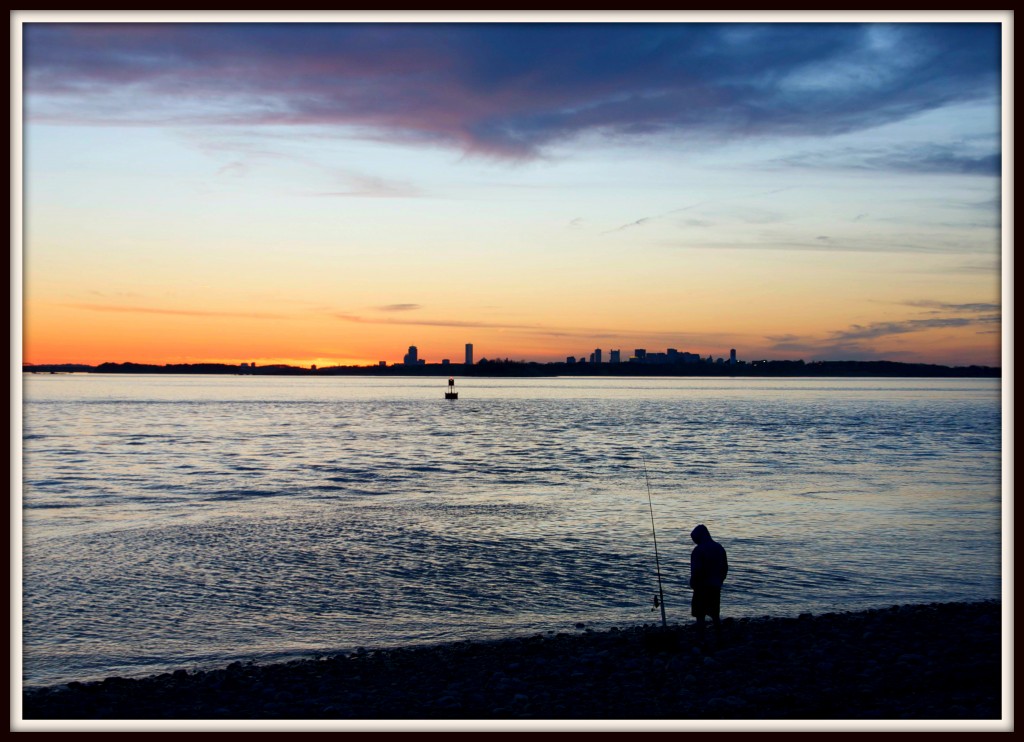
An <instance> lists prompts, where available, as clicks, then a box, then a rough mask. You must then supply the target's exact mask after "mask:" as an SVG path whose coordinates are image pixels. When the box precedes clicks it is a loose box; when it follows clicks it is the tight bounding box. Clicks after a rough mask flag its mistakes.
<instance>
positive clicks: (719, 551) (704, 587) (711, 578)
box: [690, 523, 729, 636]
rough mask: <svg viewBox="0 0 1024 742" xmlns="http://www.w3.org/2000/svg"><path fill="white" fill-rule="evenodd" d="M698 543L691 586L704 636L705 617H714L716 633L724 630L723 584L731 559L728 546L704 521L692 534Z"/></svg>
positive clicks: (693, 553)
mask: <svg viewBox="0 0 1024 742" xmlns="http://www.w3.org/2000/svg"><path fill="white" fill-rule="evenodd" d="M690 538H691V539H693V542H694V543H695V544H697V545H696V546H695V547H694V549H693V551H692V552H691V553H690V587H691V588H693V603H692V604H691V606H692V613H693V616H694V618H696V619H697V628H698V629H699V630H700V633H701V636H703V635H704V617H705V616H711V621H712V622H713V623H714V625H715V633H716V634H717V633H718V632H719V631H720V630H721V623H720V619H721V616H720V615H719V614H720V611H721V608H720V605H721V599H722V583H723V582H725V576H726V574H728V572H729V560H728V559H727V558H726V556H725V549H724V548H723V547H722V545H721V544H720V543H718V542H717V541H715V540H714V539H712V538H711V533H710V532H709V531H708V527H707V526H705V525H704V524H703V523H701V524H700V525H699V526H697V527H696V528H694V529H693V532H692V533H690Z"/></svg>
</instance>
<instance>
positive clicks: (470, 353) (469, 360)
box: [466, 343, 473, 366]
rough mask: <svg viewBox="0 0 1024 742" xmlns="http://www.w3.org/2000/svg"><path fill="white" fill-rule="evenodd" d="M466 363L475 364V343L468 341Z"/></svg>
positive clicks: (468, 364)
mask: <svg viewBox="0 0 1024 742" xmlns="http://www.w3.org/2000/svg"><path fill="white" fill-rule="evenodd" d="M466 365H467V366H472V365H473V343H466Z"/></svg>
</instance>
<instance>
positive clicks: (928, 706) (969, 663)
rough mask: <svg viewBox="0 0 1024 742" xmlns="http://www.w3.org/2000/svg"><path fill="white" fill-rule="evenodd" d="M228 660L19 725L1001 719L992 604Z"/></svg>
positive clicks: (74, 702)
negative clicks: (267, 661)
mask: <svg viewBox="0 0 1024 742" xmlns="http://www.w3.org/2000/svg"><path fill="white" fill-rule="evenodd" d="M580 626H582V627H583V628H577V629H576V630H574V631H573V632H572V633H557V634H552V633H549V634H545V635H535V636H530V637H521V638H514V639H506V640H501V641H492V642H469V641H466V642H456V643H452V644H444V645H438V646H432V647H406V648H402V647H400V648H390V649H379V650H373V651H365V650H360V651H357V652H353V653H350V654H341V655H336V656H330V657H321V658H311V659H303V660H295V661H292V662H287V663H283V664H274V665H257V664H252V663H248V664H244V663H238V662H236V663H234V664H231V665H229V666H228V667H225V668H223V669H219V670H213V671H189V670H186V669H181V670H177V671H175V672H173V673H165V674H162V675H156V676H152V677H148V678H141V679H125V678H117V677H111V678H107V679H106V680H103V681H98V682H90V683H74V682H73V683H68V684H66V685H60V686H54V687H50V688H34V689H25V690H24V691H23V709H22V710H23V718H24V719H26V720H32V719H45V720H56V719H101V720H102V719H106V720H116V719H174V720H208V719H235V720H238V719H348V720H372V719H389V720H406V719H424V720H429V719H440V720H452V719H477V720H501V719H536V720H542V719H546V720H552V719H557V720H562V719H565V720H592V719H651V720H669V719H671V720H680V719H683V720H714V719H725V720H741V719H769V720H774V719H781V720H795V719H857V720H871V719H874V720H892V719H910V720H936V719H963V720H980V719H992V720H997V719H1000V718H1001V716H1002V714H1003V709H1001V702H1002V697H1003V693H1002V664H1001V663H1002V661H1003V658H1002V652H1001V644H1000V640H1001V633H1002V630H1001V604H1000V603H999V602H998V601H986V602H978V603H933V604H928V605H904V606H892V607H891V608H886V609H879V610H868V611H861V612H851V613H829V614H824V615H817V616H815V615H811V614H806V613H805V614H802V615H800V616H799V617H798V618H770V617H767V616H766V617H764V618H749V619H748V618H742V619H726V620H724V621H723V627H722V634H721V636H720V637H717V638H716V637H715V633H714V632H713V631H712V630H711V629H710V628H709V629H708V631H707V636H706V637H705V638H704V640H703V641H702V640H701V638H700V637H699V636H698V633H697V630H696V628H695V626H693V625H692V624H687V625H670V626H669V627H668V629H662V628H661V626H660V625H656V624H655V625H650V624H647V625H640V626H633V627H625V628H615V629H611V630H608V631H600V632H597V631H591V630H590V629H588V628H586V625H585V623H584V624H580Z"/></svg>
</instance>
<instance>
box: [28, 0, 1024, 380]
mask: <svg viewBox="0 0 1024 742" xmlns="http://www.w3.org/2000/svg"><path fill="white" fill-rule="evenodd" d="M216 17H217V18H219V19H222V18H227V19H228V20H227V21H226V22H215V23H214V22H195V21H198V20H202V19H203V14H201V13H197V14H193V15H192V16H188V15H183V16H181V18H182V20H179V19H178V17H177V16H176V17H175V20H174V21H173V22H167V21H159V22H131V21H133V20H138V19H140V18H141V19H146V18H152V16H145V15H138V14H136V15H129V16H126V17H125V16H122V17H121V20H120V22H107V18H108V17H107V16H105V15H103V14H102V13H96V14H94V16H92V17H90V16H89V15H88V14H85V15H84V16H83V15H82V14H79V15H77V16H75V17H74V19H75V20H74V22H69V21H67V20H65V19H62V18H61V17H60V16H59V15H57V14H49V15H48V14H46V13H38V14H36V15H35V16H33V15H32V14H30V13H27V12H23V13H22V15H21V21H22V25H21V26H20V31H21V33H20V44H21V52H22V57H21V60H22V68H21V80H20V82H21V93H22V94H21V101H20V103H21V105H22V106H23V111H22V121H23V125H22V129H21V136H22V147H21V153H22V163H21V164H22V167H23V173H22V182H23V193H22V198H23V212H22V213H23V216H22V219H23V222H22V242H21V245H22V258H23V264H22V270H23V275H22V293H23V295H22V299H23V317H22V333H23V337H22V354H23V360H24V361H25V362H29V363H37V364H38V363H87V364H98V363H103V362H126V361H133V362H138V363H158V364H163V363H198V362H224V363H240V362H257V363H259V364H260V365H265V364H268V363H289V364H293V365H310V364H317V365H319V366H331V365H339V364H344V365H353V364H356V365H362V364H376V363H378V362H379V361H387V362H388V363H394V362H399V361H401V359H402V356H403V355H404V354H405V353H406V351H407V350H408V347H409V346H411V345H415V346H417V348H418V350H419V356H420V357H421V358H425V359H426V360H427V362H430V363H436V362H440V361H441V360H442V359H450V360H451V361H452V362H455V363H459V362H461V361H462V359H463V354H464V346H465V344H466V343H472V344H473V345H474V355H475V359H476V360H479V359H481V358H511V359H513V360H531V361H542V362H544V361H559V360H565V358H566V357H567V356H570V355H571V356H577V357H586V356H588V355H589V354H590V353H591V352H592V351H593V350H594V349H595V348H601V349H603V351H604V358H606V359H607V358H608V352H609V351H610V350H612V349H619V350H621V353H622V357H623V359H625V358H628V357H629V356H631V355H633V352H634V349H636V348H645V349H647V350H648V351H649V352H657V351H664V350H665V349H667V348H676V349H678V350H679V351H687V352H691V353H699V354H700V355H701V356H704V357H707V356H709V355H710V356H714V357H723V356H724V357H728V355H729V351H730V349H732V348H735V349H736V353H737V357H738V358H739V359H740V360H747V361H752V360H760V359H802V360H805V361H816V360H891V361H903V362H914V363H939V364H944V365H969V364H979V365H991V366H999V365H1001V349H1002V334H1001V333H1002V330H1003V326H1002V319H1001V312H1002V306H1003V297H1002V292H1003V285H1004V284H1003V282H1002V277H1001V275H1002V274H1001V268H1002V265H1001V263H1002V255H1003V235H1002V232H1001V225H1002V219H1001V214H1002V194H1003V192H1004V188H1003V179H1002V178H1001V170H1002V168H1003V162H1002V147H1003V140H1004V137H1003V131H1002V126H1003V125H1004V121H1005V120H1008V119H1004V112H1003V102H1004V101H1003V97H1004V94H1005V90H1006V89H1007V88H1006V87H1005V84H1004V83H1005V81H1004V79H1003V75H1004V71H1003V61H1002V55H1003V51H1004V48H1003V47H1004V45H1005V41H1004V40H1003V38H1002V37H1003V34H1004V32H1005V29H1004V27H1003V25H1001V24H1000V23H999V21H1000V20H1004V19H1002V18H1001V17H1000V16H998V15H996V14H989V15H987V16H986V15H984V14H975V15H974V16H971V18H972V19H973V20H971V21H970V22H960V21H958V20H956V19H957V18H958V17H956V16H954V21H948V20H947V21H946V22H909V23H908V22H903V21H891V20H888V18H887V17H886V16H885V15H884V14H875V16H867V17H865V19H863V20H862V22H838V23H837V22H802V23H794V22H789V21H790V20H791V18H792V16H787V15H786V14H778V18H773V17H772V16H770V15H769V16H766V17H765V16H762V17H761V20H765V19H766V20H765V22H756V23H738V22H715V17H714V16H711V20H708V16H690V15H688V14H686V13H678V14H674V15H670V14H663V15H661V16H657V17H658V18H660V19H661V20H658V21H657V22H637V21H636V20H635V19H629V20H623V18H628V16H624V17H621V18H620V17H617V16H612V18H613V19H615V20H612V21H610V22H605V21H607V20H608V17H606V16H601V15H596V16H586V15H582V14H580V16H578V19H577V17H575V16H573V15H572V14H562V15H560V16H559V18H561V19H566V18H567V19H568V20H565V22H557V23H551V22H542V20H546V19H545V18H544V16H539V17H538V18H537V19H536V20H532V21H530V22H479V19H480V18H483V17H486V16H480V15H470V16H469V17H468V19H463V20H461V21H453V20H449V17H448V16H445V15H443V14H442V15H439V16H437V17H435V18H432V19H431V20H432V21H433V22H416V21H410V20H403V21H400V22H378V21H379V20H380V18H381V17H393V16H370V17H369V20H367V17H366V16H358V15H351V16H348V15H346V14H344V13H341V14H336V15H334V16H330V18H331V19H332V22H325V21H317V22H287V23H286V22H282V19H281V17H279V16H269V18H270V20H269V21H268V22H264V19H266V18H267V17H268V16H255V18H257V19H259V20H258V21H256V22H253V21H251V19H250V17H249V16H245V15H243V14H238V16H237V18H235V17H232V16H231V15H228V16H223V15H218V16H216ZM648 17H650V16H644V18H648ZM731 17H735V15H734V16H731ZM821 17H822V16H821V15H819V16H817V18H821ZM899 17H900V18H902V19H904V20H905V18H906V14H904V15H902V16H899ZM922 17H928V16H925V15H924V14H922ZM83 18H85V19H87V20H88V21H89V22H82V19H83ZM304 18H308V16H301V15H298V16H296V17H293V18H291V20H292V21H295V20H297V19H304ZM420 18H422V16H418V17H417V20H418V19H420ZM208 19H209V17H207V20H208ZM594 19H597V21H600V22H593V21H594ZM666 19H667V20H666ZM783 19H785V22H783ZM334 20H337V21H340V22H333V21H334ZM858 20H861V19H858ZM1011 104H1012V102H1011Z"/></svg>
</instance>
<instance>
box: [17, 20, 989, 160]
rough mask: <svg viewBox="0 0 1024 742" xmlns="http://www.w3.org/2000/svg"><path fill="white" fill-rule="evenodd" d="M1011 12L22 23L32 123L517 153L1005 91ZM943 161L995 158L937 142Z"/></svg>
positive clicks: (773, 125)
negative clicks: (172, 128)
mask: <svg viewBox="0 0 1024 742" xmlns="http://www.w3.org/2000/svg"><path fill="white" fill-rule="evenodd" d="M1000 30H1001V29H1000V25H999V24H996V23H964V24H958V23H912V24H855V23H836V24H829V23H825V24H801V23H777V24H775V23H768V24H718V23H692V24H690V23H654V24H649V23H623V24H619V23H571V24H555V23H553V24H547V23H494V24H489V23H467V24H456V23H452V24H449V23H424V24H411V23H394V24H375V23H365V24H363V23H353V24H346V23H317V24H310V23H288V24H276V23H266V24H260V23H253V24H247V23H228V24H223V23H200V24H189V23H154V24H145V23H142V24H140V23H125V24H107V23H83V24H61V23H29V24H26V25H25V26H24V70H25V72H24V86H25V92H26V96H25V106H26V113H27V116H28V119H29V120H30V121H62V122H67V121H72V122H74V121H77V122H91V123H101V124H124V123H141V124H153V125H165V124H177V125H197V124H205V125H209V124H229V125H232V126H240V125H246V126H251V125H258V124H277V125H306V126H317V127H327V128H328V129H331V130H334V131H336V132H337V133H338V134H339V135H346V136H365V137H369V138H383V139H387V140H388V141H397V142H408V143H420V144H423V143H427V144H440V145H445V146H453V147H458V148H461V149H462V150H464V151H466V152H471V153H478V154H487V155H497V156H503V157H513V158H516V157H518V158H523V157H535V156H538V155H539V154H540V153H541V151H542V150H543V148H545V147H546V146H548V145H550V144H552V143H555V142H558V141H561V140H565V139H568V138H572V137H576V136H578V135H582V134H585V133H601V134H607V135H613V136H621V137H647V136H651V135H655V134H663V133H664V134H678V135H684V136H686V137H687V138H688V139H689V141H691V142H693V141H694V140H696V139H709V140H714V139H723V138H733V137H762V136H790V135H793V136H806V135H824V136H829V135H836V134H841V133H846V132H851V131H857V130H863V129H868V128H872V127H877V126H880V125H882V124H886V123H890V122H894V121H899V120H903V119H905V118H907V117H910V116H913V115H916V114H919V113H921V112H925V111H930V110H934V109H937V108H942V107H945V106H948V105H951V104H956V103H962V102H965V101H979V100H980V101H997V100H998V96H999V90H1000V84H1001V81H1000V55H1001V48H1000ZM931 159H932V162H933V165H934V166H935V167H945V168H949V167H966V168H968V169H970V168H980V169H985V168H990V167H991V165H992V159H991V158H989V159H982V160H978V161H977V162H974V163H970V162H965V161H955V160H953V161H950V160H948V159H946V160H943V158H942V157H941V156H940V154H939V153H933V154H932V155H931Z"/></svg>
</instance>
